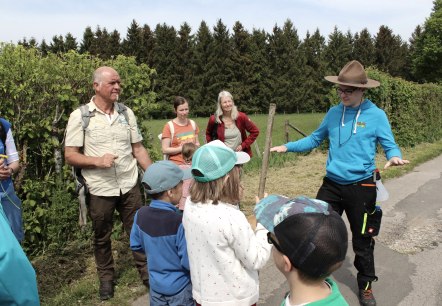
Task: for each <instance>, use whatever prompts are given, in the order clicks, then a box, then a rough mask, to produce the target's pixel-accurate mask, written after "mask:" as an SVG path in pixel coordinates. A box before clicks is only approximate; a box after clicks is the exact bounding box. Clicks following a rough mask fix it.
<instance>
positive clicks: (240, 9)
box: [0, 0, 433, 43]
mask: <svg viewBox="0 0 442 306" xmlns="http://www.w3.org/2000/svg"><path fill="white" fill-rule="evenodd" d="M432 8H433V0H364V1H359V0H255V1H253V0H248V1H247V0H221V1H220V0H218V1H214V0H156V1H153V0H144V1H143V0H119V1H115V0H102V1H97V0H75V1H74V0H34V1H32V0H0V29H1V32H0V41H2V42H14V43H16V42H17V41H18V40H20V39H22V38H24V37H26V38H27V39H28V40H29V39H30V38H31V37H34V38H36V39H37V41H38V42H40V41H41V40H42V39H43V38H44V39H46V42H47V43H49V42H50V41H51V40H52V37H53V36H54V35H60V34H61V35H63V36H65V35H66V34H67V33H68V32H70V33H71V34H72V35H73V36H74V37H76V38H77V41H78V42H80V41H81V39H82V37H83V32H84V29H85V28H86V27H87V26H90V27H92V30H95V29H96V27H97V25H99V26H100V27H101V28H104V27H105V28H106V29H107V30H108V31H109V32H110V31H113V30H114V29H116V30H118V31H119V32H120V35H121V37H122V38H124V37H125V36H126V32H127V28H128V27H129V25H130V23H131V22H132V20H133V19H135V20H136V21H137V23H138V24H139V25H140V26H142V25H144V24H148V25H149V26H150V27H151V28H152V29H153V28H155V26H156V25H157V24H158V23H165V24H167V25H170V26H174V27H175V28H176V29H179V27H180V25H181V24H183V23H184V22H187V23H188V24H189V25H190V26H191V28H192V31H193V32H194V33H195V32H196V31H197V29H198V27H199V25H200V23H201V21H202V20H204V21H206V23H207V24H208V26H209V27H210V28H213V26H214V25H215V24H216V22H217V20H218V19H221V20H222V22H223V23H224V24H225V25H226V26H227V27H228V29H229V30H230V32H231V29H232V26H233V24H234V23H235V21H240V22H241V23H242V25H243V26H244V27H245V28H246V29H247V30H248V31H249V32H251V31H252V29H253V28H257V29H264V30H265V31H267V32H271V31H272V28H273V27H274V26H275V25H278V26H280V27H282V25H283V24H284V22H285V21H286V20H287V19H290V20H291V21H292V22H293V24H294V26H295V28H296V29H297V30H298V34H299V36H300V38H301V39H302V38H304V37H305V33H306V32H307V31H310V33H312V32H314V31H315V30H316V28H319V30H320V32H321V34H322V35H323V36H328V35H329V34H330V33H331V32H332V31H333V28H334V27H335V26H337V27H338V29H339V30H341V31H342V32H346V31H348V30H350V31H351V32H352V33H356V32H360V31H361V30H362V29H363V28H367V29H368V30H369V32H370V33H371V34H372V35H375V34H376V33H377V32H378V30H379V27H380V26H381V25H386V26H388V27H389V28H390V29H392V30H393V33H394V34H399V35H400V36H401V37H402V39H403V40H406V41H408V39H409V38H410V36H411V34H412V33H413V31H414V29H415V27H416V26H417V25H419V24H420V25H422V24H423V23H424V22H425V19H426V18H428V17H429V16H430V13H431V11H432Z"/></svg>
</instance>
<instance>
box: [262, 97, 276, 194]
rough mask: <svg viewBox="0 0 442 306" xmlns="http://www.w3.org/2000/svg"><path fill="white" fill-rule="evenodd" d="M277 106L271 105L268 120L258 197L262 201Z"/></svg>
mask: <svg viewBox="0 0 442 306" xmlns="http://www.w3.org/2000/svg"><path fill="white" fill-rule="evenodd" d="M275 110H276V104H274V103H270V108H269V117H268V120H267V131H266V139H265V148H264V157H263V159H262V167H261V177H260V178H259V190H258V197H259V198H260V199H262V197H263V196H264V189H265V185H266V179H267V170H268V168H269V154H270V144H271V142H272V129H273V119H274V117H275Z"/></svg>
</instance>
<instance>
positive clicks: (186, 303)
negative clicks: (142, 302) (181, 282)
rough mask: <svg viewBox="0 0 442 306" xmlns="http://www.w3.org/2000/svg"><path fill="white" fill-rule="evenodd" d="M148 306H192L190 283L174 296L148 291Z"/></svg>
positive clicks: (193, 303)
mask: <svg viewBox="0 0 442 306" xmlns="http://www.w3.org/2000/svg"><path fill="white" fill-rule="evenodd" d="M149 294H150V306H194V305H195V302H194V300H193V297H192V283H190V282H189V284H188V285H187V286H186V287H184V289H183V290H181V291H180V292H178V293H177V294H175V295H164V294H161V293H158V292H155V291H153V290H152V289H150V292H149Z"/></svg>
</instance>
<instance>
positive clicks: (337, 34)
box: [324, 27, 352, 75]
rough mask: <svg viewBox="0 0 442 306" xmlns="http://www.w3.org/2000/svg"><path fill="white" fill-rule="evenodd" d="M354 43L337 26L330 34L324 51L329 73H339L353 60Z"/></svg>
mask: <svg viewBox="0 0 442 306" xmlns="http://www.w3.org/2000/svg"><path fill="white" fill-rule="evenodd" d="M351 56H352V45H351V43H350V41H349V38H348V36H345V35H344V34H342V32H341V31H339V30H338V28H337V27H335V28H334V30H333V32H332V33H330V35H329V36H328V43H327V46H326V48H325V51H324V60H325V62H326V67H327V68H326V71H327V74H329V75H337V74H338V73H339V71H340V70H341V69H342V67H344V65H345V64H347V63H348V62H349V61H350V60H351Z"/></svg>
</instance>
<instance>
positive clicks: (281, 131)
mask: <svg viewBox="0 0 442 306" xmlns="http://www.w3.org/2000/svg"><path fill="white" fill-rule="evenodd" d="M249 117H250V119H251V120H252V121H253V122H254V123H255V124H256V126H258V128H259V130H260V133H259V136H258V139H257V141H256V144H257V145H253V146H252V151H253V157H252V160H251V161H250V162H249V163H248V164H247V165H246V166H245V170H246V172H248V171H253V170H258V169H260V167H261V159H260V158H258V154H257V152H256V150H257V148H259V151H260V152H261V153H262V152H263V151H264V148H265V137H266V133H267V131H266V129H267V121H268V115H251V116H249ZM323 117H324V114H323V113H317V114H290V115H276V116H275V118H274V122H273V129H272V134H271V135H272V137H271V139H272V144H273V145H274V146H276V145H281V144H284V143H285V142H286V140H285V139H286V137H285V121H286V120H288V121H289V122H290V124H291V125H293V126H295V127H296V128H298V129H300V130H301V131H302V132H304V133H305V134H310V133H311V132H312V131H314V130H315V129H316V128H317V127H318V126H319V124H320V123H321V121H322V118H323ZM192 119H193V120H195V122H196V124H197V125H198V127H199V129H200V133H199V141H200V143H201V144H203V143H204V142H205V132H206V126H207V121H208V119H209V118H207V117H204V118H192ZM167 121H169V120H149V121H146V122H144V123H143V128H144V130H147V131H148V132H149V133H150V134H152V135H149V136H151V141H152V142H153V148H154V152H152V153H153V154H152V155H153V157H154V159H157V158H161V154H160V149H161V144H160V141H159V139H158V137H157V135H158V134H160V133H161V132H162V130H163V127H164V125H165V124H166V122H167ZM288 135H289V140H290V141H293V140H297V139H299V138H302V137H303V136H302V135H301V134H299V133H298V132H296V131H295V130H294V129H292V128H289V131H288ZM291 158H293V156H289V155H272V156H271V158H270V160H269V165H270V166H274V165H282V164H283V163H284V162H285V161H286V160H287V159H291Z"/></svg>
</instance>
